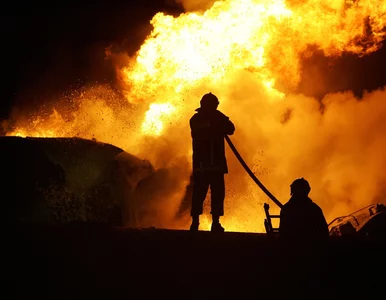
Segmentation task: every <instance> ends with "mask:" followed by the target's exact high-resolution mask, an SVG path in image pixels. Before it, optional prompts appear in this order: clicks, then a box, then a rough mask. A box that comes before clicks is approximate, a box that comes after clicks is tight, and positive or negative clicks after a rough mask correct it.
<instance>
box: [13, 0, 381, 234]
mask: <svg viewBox="0 0 386 300" xmlns="http://www.w3.org/2000/svg"><path fill="white" fill-rule="evenodd" d="M201 2H202V3H203V5H206V4H207V3H205V2H213V1H201ZM208 7H209V8H208V9H207V10H205V11H203V12H199V11H198V12H187V13H185V14H182V15H180V16H179V17H173V16H169V15H165V14H163V13H159V14H157V15H155V16H154V18H153V19H152V21H151V23H152V25H153V26H154V30H153V31H152V33H151V34H150V35H149V36H148V38H147V39H146V40H145V42H144V43H143V45H142V47H141V48H140V49H139V51H138V52H137V54H136V55H135V56H134V57H131V58H130V63H129V65H127V66H126V67H124V68H122V69H121V70H120V72H121V74H120V78H122V90H121V91H113V90H112V89H110V88H108V87H106V86H98V87H92V88H88V89H85V90H84V92H83V93H81V94H79V96H78V97H76V98H75V99H73V103H76V109H74V108H73V107H74V106H72V105H73V104H71V105H70V104H68V103H67V102H63V101H61V102H58V104H57V107H56V110H54V112H53V113H52V114H51V115H49V116H46V117H42V116H43V112H42V111H38V112H37V113H36V116H34V117H32V118H25V119H18V120H17V122H16V127H15V128H14V129H13V130H11V131H9V132H8V133H7V135H19V136H66V137H71V136H80V137H83V138H96V139H97V140H100V141H103V142H107V143H112V144H114V145H117V146H119V147H121V148H123V149H125V150H126V151H128V152H130V153H133V154H135V155H138V156H140V157H143V158H147V159H149V160H150V161H151V162H152V163H153V164H154V166H155V167H156V168H170V169H171V170H172V172H175V173H176V174H175V175H177V178H179V180H180V184H178V185H176V188H175V190H173V191H170V197H168V199H162V201H163V203H164V205H163V209H164V210H165V216H167V217H165V220H164V223H163V224H161V225H162V226H165V227H177V228H178V227H181V226H182V225H180V224H179V223H178V220H177V221H176V220H175V219H174V218H173V216H174V215H175V213H176V211H177V210H178V207H179V205H180V202H181V199H182V198H183V195H184V192H185V188H184V185H186V184H187V183H188V180H189V175H190V172H191V170H190V169H189V168H186V167H185V165H186V164H182V166H184V167H180V168H176V167H175V164H176V162H177V161H178V162H181V161H184V162H189V161H190V158H191V140H190V132H189V126H188V121H189V118H190V117H191V116H192V114H193V113H194V109H195V108H196V107H197V105H198V103H199V100H200V98H201V96H202V95H203V94H205V93H207V92H209V91H210V92H212V93H214V94H216V95H217V96H218V97H219V99H220V107H219V109H220V110H222V111H223V112H224V113H225V114H226V115H228V116H230V118H231V120H232V121H233V122H234V123H235V125H236V133H235V135H234V137H232V139H233V141H234V143H235V145H236V147H238V148H239V151H240V153H241V154H242V155H243V157H244V159H245V160H246V161H247V162H248V163H249V164H250V166H251V167H253V169H254V171H255V172H256V174H257V175H258V177H259V178H260V179H261V180H262V181H263V182H264V184H265V185H266V186H267V187H268V188H269V189H270V190H271V191H272V193H273V194H275V195H276V196H277V197H278V198H279V199H280V200H281V201H282V202H286V201H287V199H288V197H289V184H290V183H291V182H292V181H293V180H294V179H295V178H297V177H302V176H304V177H305V178H307V179H308V180H309V181H310V183H311V186H312V191H311V195H310V196H311V198H313V200H314V201H315V202H316V203H318V204H320V205H321V207H322V208H323V210H324V212H325V214H326V217H327V219H328V220H331V219H332V218H333V217H335V216H337V215H340V214H345V213H348V212H351V211H354V210H356V209H358V208H361V207H362V206H364V205H366V204H368V203H370V202H373V201H382V199H381V198H380V197H384V198H383V201H385V199H386V192H385V191H386V188H385V186H386V176H385V175H384V173H385V172H384V170H385V168H386V158H385V155H384V152H385V149H386V122H385V121H384V120H386V103H385V101H382V100H384V99H382V98H385V97H386V92H385V91H384V90H379V91H376V92H373V93H371V94H365V96H364V97H363V99H361V100H360V101H359V100H358V99H356V98H355V97H354V96H353V94H352V93H351V92H350V91H348V92H346V93H342V94H330V95H327V96H325V98H324V99H323V100H322V104H323V106H324V107H323V110H321V103H320V102H319V101H317V100H315V99H313V98H309V97H306V96H303V95H298V94H295V93H294V92H288V91H295V89H296V87H297V86H298V84H299V82H300V80H301V75H302V70H301V67H300V66H301V64H300V60H301V57H302V56H303V57H304V56H309V55H311V54H312V51H315V50H318V51H322V52H323V53H324V55H325V56H327V57H329V56H339V55H341V54H342V53H344V52H349V53H353V54H356V55H358V56H363V55H367V54H370V53H372V52H374V51H376V50H377V49H379V47H380V45H381V42H382V41H383V40H384V38H385V36H386V30H385V28H386V2H385V1H383V0H363V1H359V0H358V1H354V0H352V1H349V0H323V1H322V0H308V1H298V0H287V1H284V0H223V1H217V2H215V3H214V4H213V5H212V6H210V5H209V6H208ZM278 83H280V85H281V86H283V85H284V86H285V87H286V92H283V91H281V90H279V89H278V88H277V87H276V86H278ZM315 84H318V83H317V82H315ZM122 98H124V99H125V100H126V101H122ZM68 107H71V108H72V109H71V111H70V112H68ZM227 155H228V161H229V169H230V174H229V175H227V177H226V181H227V198H226V216H225V217H224V218H223V220H222V222H223V224H224V225H225V227H226V229H227V230H231V231H263V217H264V216H263V209H262V203H264V202H267V201H269V200H268V199H267V198H266V197H265V195H263V194H262V193H261V192H260V191H259V190H258V188H257V187H256V186H255V185H254V184H253V182H252V181H251V180H250V178H249V177H248V175H247V174H246V173H245V172H244V170H243V169H242V167H241V166H240V165H239V163H238V162H237V161H236V159H235V158H234V156H233V155H232V153H231V152H230V151H228V153H227ZM368 158H371V159H368ZM155 201H156V200H155ZM204 221H205V220H204ZM206 225H209V223H207V224H206Z"/></svg>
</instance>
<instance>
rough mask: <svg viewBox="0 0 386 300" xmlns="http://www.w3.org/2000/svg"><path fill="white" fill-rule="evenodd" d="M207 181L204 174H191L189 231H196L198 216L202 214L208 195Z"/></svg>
mask: <svg viewBox="0 0 386 300" xmlns="http://www.w3.org/2000/svg"><path fill="white" fill-rule="evenodd" d="M208 188H209V181H208V178H207V176H206V174H205V173H202V172H196V173H194V174H193V194H192V209H191V212H190V215H191V216H192V225H191V227H190V229H191V230H198V226H199V216H200V215H201V214H202V212H203V204H204V201H205V198H206V194H207V193H208Z"/></svg>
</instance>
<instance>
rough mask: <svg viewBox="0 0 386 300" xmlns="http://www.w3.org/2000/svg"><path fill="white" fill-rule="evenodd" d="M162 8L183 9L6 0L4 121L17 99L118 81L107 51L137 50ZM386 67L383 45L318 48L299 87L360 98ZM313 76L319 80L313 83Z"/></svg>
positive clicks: (167, 5)
mask: <svg viewBox="0 0 386 300" xmlns="http://www.w3.org/2000/svg"><path fill="white" fill-rule="evenodd" d="M159 11H164V12H167V13H171V14H175V15H178V14H179V13H181V12H182V8H181V7H178V6H177V5H173V4H172V1H170V0H168V1H167V0H146V1H140V0H138V1H117V0H112V1H93V3H89V4H79V3H77V4H76V5H75V4H72V3H71V2H69V1H61V2H60V3H58V4H57V3H52V2H43V1H34V2H33V4H32V3H26V4H24V3H23V4H22V5H21V4H19V2H15V3H14V4H12V3H10V4H7V5H6V7H3V9H2V13H3V14H5V15H6V16H4V15H2V16H1V17H0V18H1V26H0V27H1V40H2V47H1V50H0V51H1V77H2V79H1V87H2V88H1V109H0V119H4V118H7V117H8V116H9V114H10V110H11V108H12V107H13V106H14V105H16V104H17V105H18V106H19V107H28V106H35V105H38V104H40V103H42V102H44V101H47V99H50V98H55V97H56V96H58V95H60V94H61V93H63V92H64V91H65V90H67V89H69V88H71V87H74V88H76V87H77V86H81V85H84V84H87V83H95V82H108V83H113V82H114V80H115V70H114V67H113V66H112V65H111V63H108V62H107V61H106V60H104V49H105V48H106V47H108V46H110V45H113V47H114V49H115V50H118V51H126V52H127V53H129V54H133V53H135V51H136V50H137V49H138V48H139V46H140V45H141V43H142V41H143V40H144V38H145V37H146V35H147V34H148V33H149V32H150V30H151V26H150V24H149V21H150V19H151V18H152V16H153V15H154V14H155V13H157V12H159ZM385 66H386V47H383V48H382V49H381V50H379V51H378V52H376V53H374V54H372V55H371V56H367V57H364V58H360V59H359V58H357V57H354V56H350V55H345V56H343V57H342V58H339V59H326V58H325V57H323V55H321V54H316V55H314V56H313V57H312V58H311V59H309V60H307V61H306V62H305V63H304V68H303V78H302V82H301V84H300V86H299V92H303V93H305V94H307V95H313V96H316V97H319V98H321V97H323V95H325V94H326V93H327V92H335V91H342V90H346V89H350V90H354V92H355V93H356V94H357V95H358V96H360V95H361V93H362V92H363V90H373V89H376V88H378V87H380V86H384V85H386V67H385ZM320 74H322V75H323V76H320ZM316 75H318V76H316ZM315 78H318V81H320V82H319V83H320V84H318V85H315V84H314V83H315ZM321 78H322V79H321ZM310 83H312V84H310ZM385 101H386V100H385Z"/></svg>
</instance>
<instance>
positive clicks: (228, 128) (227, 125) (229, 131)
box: [224, 118, 236, 135]
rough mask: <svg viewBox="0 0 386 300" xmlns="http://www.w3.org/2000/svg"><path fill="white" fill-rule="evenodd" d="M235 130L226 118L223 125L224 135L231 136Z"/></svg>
mask: <svg viewBox="0 0 386 300" xmlns="http://www.w3.org/2000/svg"><path fill="white" fill-rule="evenodd" d="M235 129H236V128H235V125H234V124H233V123H232V121H231V120H229V118H227V120H226V121H225V124H224V130H225V134H227V135H232V134H233V133H234V132H235Z"/></svg>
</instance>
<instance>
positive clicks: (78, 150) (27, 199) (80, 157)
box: [0, 137, 153, 226]
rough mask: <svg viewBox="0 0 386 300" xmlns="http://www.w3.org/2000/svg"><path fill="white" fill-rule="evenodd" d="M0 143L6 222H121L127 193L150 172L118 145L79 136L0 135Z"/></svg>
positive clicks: (148, 165) (124, 214)
mask: <svg viewBox="0 0 386 300" xmlns="http://www.w3.org/2000/svg"><path fill="white" fill-rule="evenodd" d="M0 147H1V150H2V151H1V155H0V160H1V166H2V173H3V176H2V180H1V191H2V195H3V197H2V199H3V212H4V214H5V217H4V219H5V220H7V222H8V223H9V224H17V223H29V224H46V225H58V224H66V223H71V222H95V223H105V224H109V225H114V226H121V225H123V224H124V222H129V221H128V220H124V218H125V216H127V215H128V214H127V212H125V211H124V210H125V209H126V208H127V205H126V201H130V200H132V199H130V197H129V196H130V191H131V190H133V189H135V187H136V184H137V183H138V182H139V181H140V180H142V179H143V178H144V177H146V176H148V175H149V174H151V173H152V171H153V170H152V167H151V165H150V163H148V162H145V161H142V160H140V159H138V158H136V157H134V156H132V155H130V154H128V153H126V152H124V151H123V150H122V149H120V148H117V147H115V146H112V145H109V144H105V143H99V142H96V141H91V140H85V139H79V138H19V137H0ZM140 169H143V170H145V171H146V172H144V171H141V174H140V175H138V174H137V173H138V170H140Z"/></svg>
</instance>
